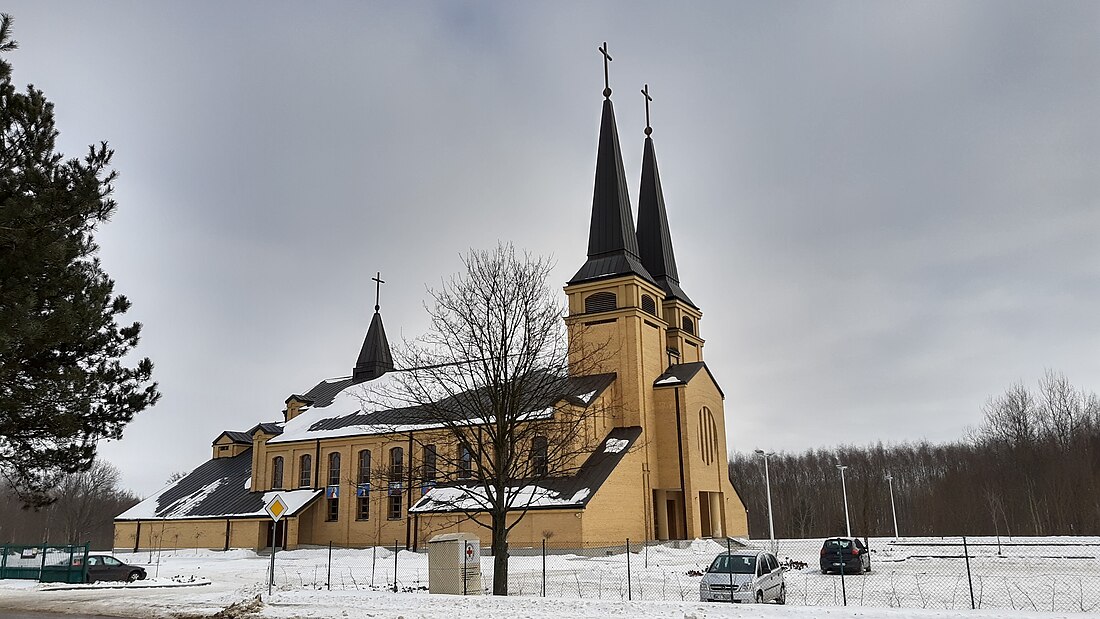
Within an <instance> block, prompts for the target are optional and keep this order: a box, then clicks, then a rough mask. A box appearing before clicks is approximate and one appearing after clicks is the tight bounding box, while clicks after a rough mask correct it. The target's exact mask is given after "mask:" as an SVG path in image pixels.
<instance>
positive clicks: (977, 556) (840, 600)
mask: <svg viewBox="0 0 1100 619" xmlns="http://www.w3.org/2000/svg"><path fill="white" fill-rule="evenodd" d="M822 541H823V540H822V539H807V540H782V541H780V542H778V543H777V544H775V545H774V546H773V545H772V544H770V543H769V542H768V541H767V540H764V541H760V540H754V541H751V542H746V541H743V540H742V541H738V540H724V539H723V540H694V541H688V542H662V543H657V542H637V541H633V540H626V539H623V540H611V541H607V542H604V543H592V542H588V543H585V544H570V543H568V542H559V541H556V540H545V541H543V542H541V543H539V544H538V545H513V546H511V548H510V552H509V561H508V593H509V595H520V596H544V597H556V598H581V599H597V600H601V599H602V600H624V601H627V600H671V601H698V600H699V585H700V580H701V578H702V575H703V573H704V572H705V571H706V569H707V567H708V566H709V565H710V563H711V561H713V559H714V557H715V556H717V555H718V554H720V553H723V552H727V551H729V550H739V549H745V548H751V549H760V550H768V551H772V552H773V553H774V554H775V555H776V557H777V558H778V559H779V561H780V564H781V565H783V566H784V567H785V571H784V582H785V586H786V601H787V604H795V605H801V606H840V605H845V604H846V605H849V606H873V607H906V608H930V609H965V608H985V609H1012V610H1039V611H1043V610H1046V611H1059V612H1096V611H1098V610H1100V539H1098V538H1027V539H1017V540H998V539H996V538H975V539H966V538H962V537H945V538H934V539H930V538H913V539H905V538H902V539H899V540H893V539H871V540H867V545H868V547H869V550H870V557H871V559H870V565H871V571H870V572H868V573H862V572H861V573H857V574H837V573H830V574H823V573H822V572H821V569H820V559H821V548H822ZM481 552H482V554H481V556H477V557H472V558H470V559H469V560H468V561H469V563H467V564H463V567H464V568H476V567H478V566H480V575H481V578H480V581H479V583H478V584H479V585H480V590H481V591H482V592H484V593H488V592H489V591H491V590H492V583H493V557H492V556H489V554H488V548H484V547H483V548H482V549H481ZM473 571H475V572H476V569H474V570H473ZM467 572H468V570H467V569H463V570H450V571H444V572H437V573H436V574H435V575H434V577H435V578H450V579H456V580H459V582H456V583H446V584H447V585H448V588H450V589H451V590H455V589H456V588H457V590H459V591H461V590H462V587H463V585H462V584H461V580H460V579H462V574H463V573H467ZM269 576H270V574H269ZM472 582H473V581H469V580H468V581H467V583H472ZM274 584H275V585H276V586H282V587H306V588H328V589H344V590H347V589H370V590H389V591H396V592H427V591H428V587H429V567H428V556H427V552H426V551H425V552H412V551H408V550H405V549H404V548H403V546H402V545H401V544H400V543H396V542H395V544H394V545H393V546H390V547H380V546H379V547H365V548H347V547H331V548H314V549H303V550H295V551H287V552H279V554H278V556H277V561H276V564H275V570H274ZM438 584H439V583H437V585H438ZM468 592H469V593H473V591H472V590H468Z"/></svg>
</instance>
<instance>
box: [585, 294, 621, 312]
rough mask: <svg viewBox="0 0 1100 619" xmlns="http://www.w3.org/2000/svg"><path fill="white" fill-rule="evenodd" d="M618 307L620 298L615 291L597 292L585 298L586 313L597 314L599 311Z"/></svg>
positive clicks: (608, 310)
mask: <svg viewBox="0 0 1100 619" xmlns="http://www.w3.org/2000/svg"><path fill="white" fill-rule="evenodd" d="M617 308H618V299H616V297H615V293H614V292H606V291H605V292H597V293H594V294H590V295H588V296H587V297H585V299H584V313H586V314H595V313H598V312H610V311H611V310H614V309H617Z"/></svg>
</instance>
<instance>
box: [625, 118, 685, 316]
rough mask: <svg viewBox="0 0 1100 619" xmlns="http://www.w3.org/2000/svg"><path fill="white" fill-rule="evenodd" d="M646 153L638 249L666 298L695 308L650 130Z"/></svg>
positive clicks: (643, 169) (643, 163)
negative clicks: (679, 266)
mask: <svg viewBox="0 0 1100 619" xmlns="http://www.w3.org/2000/svg"><path fill="white" fill-rule="evenodd" d="M646 129H647V131H646V138H645V153H644V154H643V155H642V188H641V191H640V192H639V194H638V249H639V252H640V256H641V261H642V265H643V266H645V268H646V269H647V270H648V271H649V272H650V274H651V275H653V277H654V279H656V281H657V284H658V285H659V286H660V287H661V288H662V289H663V290H664V291H665V294H666V295H667V297H666V298H675V299H679V300H681V301H683V302H684V303H687V304H688V305H690V306H692V307H695V304H694V303H692V302H691V299H689V298H688V296H687V294H685V293H684V290H683V289H682V288H680V276H679V274H678V273H677V272H676V256H675V255H674V254H673V252H672V234H671V233H670V232H669V230H668V214H667V213H666V212H665V196H664V192H662V191H661V175H660V173H659V172H658V171H657V155H656V153H655V152H654V150H653V138H651V137H649V135H648V134H649V132H650V131H649V130H648V129H649V128H648V127H647V128H646Z"/></svg>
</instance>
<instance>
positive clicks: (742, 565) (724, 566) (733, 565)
mask: <svg viewBox="0 0 1100 619" xmlns="http://www.w3.org/2000/svg"><path fill="white" fill-rule="evenodd" d="M707 571H708V572H710V573H719V574H755V573H756V556H755V555H718V556H717V557H715V558H714V562H713V563H711V564H710V567H709V568H707Z"/></svg>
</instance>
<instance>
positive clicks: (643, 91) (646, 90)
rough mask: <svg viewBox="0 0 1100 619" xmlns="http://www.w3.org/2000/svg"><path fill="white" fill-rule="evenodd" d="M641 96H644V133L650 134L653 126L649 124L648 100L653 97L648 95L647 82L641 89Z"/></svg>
mask: <svg viewBox="0 0 1100 619" xmlns="http://www.w3.org/2000/svg"><path fill="white" fill-rule="evenodd" d="M642 96H644V97H645V134H646V135H651V134H652V133H653V127H650V126H649V102H650V101H652V100H653V97H651V96H649V84H646V85H645V88H643V89H642Z"/></svg>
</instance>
